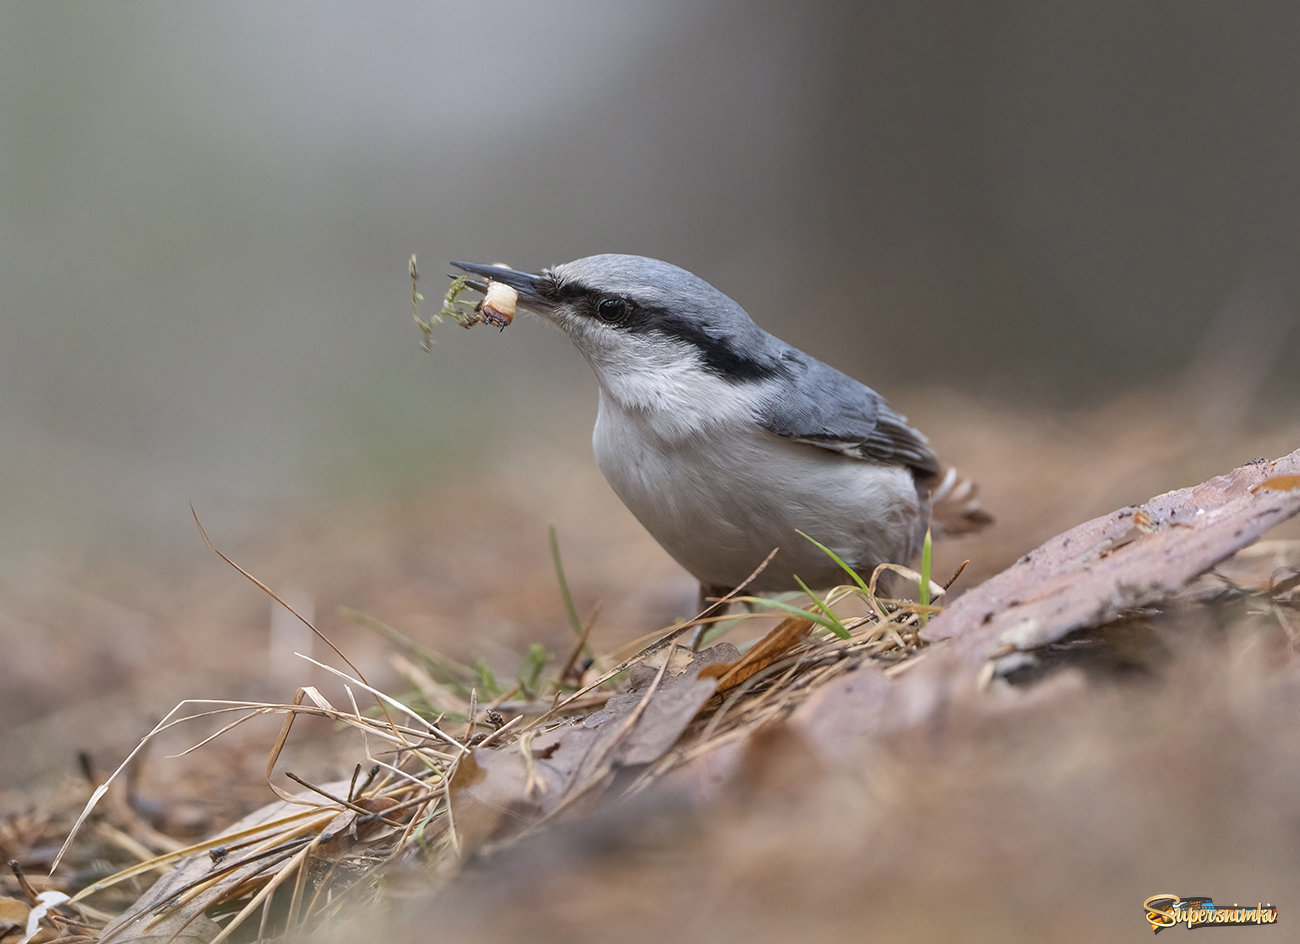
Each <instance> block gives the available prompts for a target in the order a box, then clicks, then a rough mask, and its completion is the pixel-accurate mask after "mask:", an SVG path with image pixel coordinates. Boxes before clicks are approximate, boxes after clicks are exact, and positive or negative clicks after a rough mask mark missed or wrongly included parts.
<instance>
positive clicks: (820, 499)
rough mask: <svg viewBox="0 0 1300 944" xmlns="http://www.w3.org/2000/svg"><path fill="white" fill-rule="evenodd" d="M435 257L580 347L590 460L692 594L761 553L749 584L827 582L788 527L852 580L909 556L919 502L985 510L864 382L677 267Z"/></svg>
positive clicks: (722, 588)
mask: <svg viewBox="0 0 1300 944" xmlns="http://www.w3.org/2000/svg"><path fill="white" fill-rule="evenodd" d="M452 265H454V266H456V267H457V268H460V269H463V270H464V271H466V272H469V273H471V274H473V275H477V276H481V277H483V278H484V279H489V280H491V281H495V282H501V283H504V284H506V285H508V286H510V287H511V288H513V289H515V291H517V292H518V293H519V300H518V304H519V305H520V306H521V307H523V308H526V309H528V310H531V311H533V312H535V313H537V314H539V315H541V316H542V317H543V318H545V319H547V320H548V321H550V322H551V323H553V324H554V325H556V326H557V327H559V328H560V330H562V331H563V332H564V333H565V334H567V335H568V336H569V339H570V340H571V341H572V342H573V343H574V345H575V346H576V347H577V348H578V350H579V351H580V352H581V353H582V355H583V357H585V358H586V360H587V363H589V364H590V365H591V369H592V370H593V371H594V372H595V374H596V380H597V381H598V383H599V384H600V409H599V412H598V413H597V415H596V428H595V430H594V432H593V434H592V445H593V446H594V448H595V453H596V463H597V464H598V465H599V466H600V471H601V472H602V473H603V474H604V476H605V479H606V480H607V481H608V482H609V484H610V486H611V487H612V488H613V489H614V491H615V493H616V494H617V495H618V497H619V498H620V499H622V500H623V503H624V504H625V505H626V506H627V507H628V509H629V510H630V511H631V512H632V514H634V515H635V516H636V518H637V520H639V521H640V522H641V524H642V525H644V526H645V528H646V530H647V531H649V532H650V534H651V535H653V536H654V538H655V540H657V541H658V542H659V543H660V544H661V545H662V546H663V548H664V550H666V551H667V552H668V553H669V554H671V555H672V556H673V558H674V559H675V560H676V561H677V562H678V563H679V564H681V565H682V566H683V567H685V568H686V569H687V570H688V571H690V573H691V574H692V575H694V576H695V578H696V579H697V580H699V582H700V587H701V597H702V598H704V597H706V596H708V595H712V594H718V593H725V592H727V591H729V590H731V589H733V588H735V587H736V586H737V585H738V584H740V583H741V582H742V581H744V580H745V578H746V577H748V576H749V575H750V574H751V573H752V572H753V570H754V569H755V568H756V567H758V565H759V564H760V563H761V562H762V561H763V560H764V558H766V557H767V556H768V555H769V554H770V553H771V552H772V551H773V550H774V549H779V551H778V553H777V555H776V557H775V558H774V559H773V560H772V562H771V563H770V564H769V565H768V566H767V568H766V569H764V570H763V572H762V573H761V574H759V576H758V577H757V578H755V580H754V581H753V582H752V583H751V584H750V585H749V588H750V589H751V590H753V591H755V592H759V593H770V592H777V591H782V590H793V589H797V586H796V584H795V581H794V578H793V575H796V574H797V575H798V576H799V577H800V578H801V579H803V580H804V581H805V582H807V583H808V585H809V586H811V587H813V588H826V587H830V586H832V585H835V584H839V583H843V582H844V580H845V574H844V573H843V571H842V570H840V568H839V567H838V566H837V565H836V564H835V562H834V561H833V560H831V559H830V558H829V557H828V556H827V555H826V554H825V553H823V552H822V551H821V550H819V549H818V548H817V547H816V546H814V545H813V544H812V543H811V542H810V541H808V540H807V539H806V538H804V537H802V536H800V534H799V532H800V531H802V532H803V533H804V534H807V535H808V536H809V537H812V538H815V539H816V540H817V541H819V542H821V543H822V544H825V545H826V546H827V547H829V548H830V549H831V550H833V551H835V553H836V554H838V555H839V556H840V557H841V558H842V559H843V560H844V561H845V562H847V563H848V564H849V565H850V566H851V567H853V569H854V570H855V571H857V572H858V573H860V574H862V575H863V576H864V577H866V578H870V576H871V573H872V571H873V570H874V569H875V568H876V566H877V565H878V564H881V563H884V562H894V563H905V562H907V561H908V560H910V559H912V558H914V557H915V556H916V555H917V554H918V553H919V552H920V549H921V543H922V541H923V539H924V535H925V531H926V527H927V525H928V524H929V522H930V518H931V506H932V505H934V506H935V508H936V512H938V511H941V510H946V514H944V515H943V516H942V517H943V518H944V520H945V522H946V526H945V528H944V530H946V531H947V532H948V533H953V532H957V531H963V530H970V529H973V528H975V527H978V526H980V525H982V524H984V523H985V522H987V521H988V520H989V518H988V515H986V514H985V513H984V512H983V510H982V509H980V507H979V505H978V503H977V502H976V501H975V500H974V491H973V486H971V485H970V484H969V482H967V481H966V480H963V479H959V478H957V477H956V476H955V475H954V474H952V473H951V472H949V474H947V475H941V468H940V465H939V460H938V459H937V458H936V457H935V454H934V452H933V451H932V450H931V448H930V443H929V442H928V441H927V440H926V438H925V437H924V436H923V435H921V433H919V432H917V431H916V430H915V429H913V428H912V427H911V426H909V425H908V423H907V420H906V419H905V418H904V417H903V416H901V415H900V414H899V413H897V412H895V411H894V410H893V409H891V408H890V406H889V405H888V404H887V403H886V402H885V401H884V399H883V398H881V396H880V395H879V394H878V393H876V392H875V391H874V390H872V389H871V388H870V387H866V386H864V385H863V384H860V383H858V382H857V381H856V380H853V379H852V378H851V377H848V376H846V375H845V374H842V373H840V372H839V371H838V370H835V369H834V368H833V367H829V366H827V365H826V364H823V363H822V362H821V361H819V360H817V359H816V358H813V357H810V356H808V355H807V354H805V353H804V352H803V351H800V350H798V349H797V348H794V347H791V346H790V345H789V344H786V343H785V342H784V341H782V340H781V339H780V338H777V337H774V336H773V335H771V334H768V333H767V332H766V331H764V330H763V329H762V328H760V327H759V326H758V325H756V324H755V323H754V322H753V320H752V319H751V318H750V317H749V315H748V314H746V313H745V310H744V309H743V308H741V307H740V305H738V304H737V303H736V302H734V301H732V300H731V299H730V298H728V297H727V296H726V295H724V294H722V293H721V292H719V291H718V290H717V289H715V288H714V287H713V286H712V285H709V284H708V283H707V282H705V281H704V280H702V279H700V278H697V277H696V276H694V275H692V274H691V273H690V272H687V271H686V270H685V269H680V268H678V267H677V266H675V265H670V264H669V263H667V262H661V261H659V260H658V259H649V258H646V257H644V256H629V255H613V254H607V255H598V256H588V257H587V258H585V259H578V260H575V261H573V262H566V263H564V264H563V265H557V266H555V267H553V268H550V269H545V270H543V271H542V272H541V273H539V274H536V275H534V274H531V273H527V272H519V271H515V270H513V269H506V268H502V267H498V266H488V265H479V264H476V263H469V262H453V263H452ZM471 285H472V286H473V287H474V288H476V289H478V290H479V291H484V290H485V289H486V283H479V282H471ZM941 506H942V507H941ZM939 517H940V515H939V514H937V513H936V521H937V520H938V518H939ZM936 530H938V528H936Z"/></svg>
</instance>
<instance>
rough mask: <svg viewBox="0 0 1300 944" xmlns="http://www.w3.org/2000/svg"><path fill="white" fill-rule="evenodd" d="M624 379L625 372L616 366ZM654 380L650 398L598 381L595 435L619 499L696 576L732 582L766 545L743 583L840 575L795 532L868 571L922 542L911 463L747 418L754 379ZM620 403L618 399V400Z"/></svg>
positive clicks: (816, 582)
mask: <svg viewBox="0 0 1300 944" xmlns="http://www.w3.org/2000/svg"><path fill="white" fill-rule="evenodd" d="M624 376H625V377H626V376H627V375H624ZM662 380H663V379H662V377H661V378H658V379H657V382H656V383H655V384H654V389H655V391H657V392H658V393H659V394H660V395H662V396H666V395H669V394H668V393H667V392H671V396H672V398H673V400H674V402H673V403H671V404H668V403H658V404H656V406H655V408H646V407H645V406H632V407H629V406H627V405H626V403H627V402H633V403H636V402H641V403H644V402H645V400H644V398H641V399H640V400H636V399H631V400H629V399H626V398H623V397H618V396H616V395H612V394H611V392H610V391H609V390H606V389H605V384H604V383H602V390H601V397H600V412H599V414H598V416H597V419H596V428H595V431H594V433H593V437H592V441H593V446H594V448H595V453H596V461H597V464H598V465H599V466H600V470H601V472H602V473H603V474H604V476H605V478H606V479H607V480H608V481H609V484H610V485H611V487H613V489H614V491H615V492H616V493H617V494H618V496H619V498H621V499H622V500H623V503H624V504H625V505H627V507H628V508H629V509H630V510H631V511H632V513H633V514H634V515H635V516H636V517H637V519H638V520H639V521H640V522H641V523H642V525H644V526H645V528H646V529H647V530H648V531H649V532H650V533H651V534H652V535H653V536H654V537H655V539H656V540H658V541H659V543H660V544H661V545H663V547H664V549H665V550H667V551H668V553H669V554H671V555H672V556H673V557H674V558H675V559H676V560H677V561H678V563H680V564H681V565H682V566H683V567H685V568H686V569H687V570H688V571H690V572H691V573H692V574H693V575H694V576H695V577H696V578H697V579H698V580H700V581H701V583H704V584H706V585H708V586H718V587H726V588H731V587H734V586H735V585H737V584H739V583H740V582H741V581H742V580H744V579H745V578H746V577H747V576H748V575H749V574H750V573H751V572H752V571H753V570H754V568H755V567H756V566H757V565H758V564H759V563H760V562H761V561H762V560H763V559H764V558H765V557H766V556H767V555H768V554H769V553H770V552H771V551H772V550H773V549H774V548H780V553H779V554H778V556H777V558H776V559H775V560H774V561H773V562H772V564H771V565H769V567H768V568H767V570H766V571H765V572H764V573H763V575H762V576H761V577H760V578H759V579H758V580H757V581H756V582H755V583H754V584H753V585H752V589H754V590H759V591H775V590H786V589H795V588H796V585H795V583H794V580H793V579H792V578H791V574H792V573H794V574H798V575H799V576H800V577H801V578H803V579H804V580H805V581H807V582H808V583H809V585H810V586H813V587H822V588H824V587H828V586H831V585H833V584H837V583H841V582H843V581H844V579H845V575H844V574H843V572H842V571H840V570H839V568H838V567H837V566H836V565H835V563H834V562H833V561H831V560H830V559H829V558H828V557H827V556H826V555H825V554H823V553H822V552H821V551H820V550H818V549H817V548H816V547H814V546H813V545H812V544H811V543H810V542H808V541H807V540H806V539H804V538H802V537H800V536H799V535H798V534H797V531H804V532H805V533H807V534H809V535H810V536H812V537H814V538H816V539H817V540H818V541H820V542H822V543H823V544H826V545H827V546H828V547H830V548H831V549H832V550H834V551H835V552H836V553H838V554H839V555H840V556H841V557H842V558H844V560H846V561H847V562H849V563H850V564H851V565H853V566H854V567H855V568H856V569H858V570H859V571H860V572H862V573H864V575H866V576H870V573H871V571H872V570H873V569H874V568H875V566H876V565H877V564H879V563H882V562H885V561H893V562H899V563H903V562H906V561H907V560H909V559H910V558H912V557H914V556H915V554H916V553H917V552H918V550H919V546H920V540H921V536H922V534H923V533H924V523H923V518H924V514H925V512H924V509H923V507H922V503H921V500H920V498H919V497H918V495H917V491H916V485H915V481H914V479H913V476H912V473H911V472H910V471H909V470H908V469H906V468H903V467H901V466H890V465H881V464H876V463H872V462H867V461H863V460H860V459H852V458H849V457H846V456H843V455H840V454H838V453H834V452H831V451H829V450H826V449H822V448H819V447H817V446H810V445H805V444H801V443H795V442H792V441H790V440H788V439H784V438H782V437H779V436H776V435H774V434H772V433H768V432H767V431H766V430H763V429H762V428H761V427H759V426H758V425H757V424H755V423H754V422H753V419H752V412H751V410H752V402H753V401H752V399H751V395H752V389H747V388H746V387H745V386H744V385H735V384H730V383H727V382H726V381H724V380H722V379H721V378H718V377H716V376H713V375H711V374H708V373H706V372H703V371H692V372H691V379H690V382H689V383H675V384H666V383H663V382H662ZM620 401H622V402H620Z"/></svg>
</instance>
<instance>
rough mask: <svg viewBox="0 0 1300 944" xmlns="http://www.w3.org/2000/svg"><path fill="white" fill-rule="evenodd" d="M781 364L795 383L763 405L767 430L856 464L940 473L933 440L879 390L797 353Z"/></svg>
mask: <svg viewBox="0 0 1300 944" xmlns="http://www.w3.org/2000/svg"><path fill="white" fill-rule="evenodd" d="M781 360H782V362H783V363H784V365H785V366H786V367H787V368H788V369H789V370H790V373H791V379H792V380H793V381H794V383H793V385H789V384H786V383H782V384H779V385H777V386H775V387H774V389H773V392H772V395H771V396H770V397H769V398H768V399H767V400H765V401H764V402H763V405H762V407H761V409H760V410H759V413H758V422H759V425H761V426H762V427H763V428H764V429H766V430H768V431H769V432H772V433H776V434H777V435H778V436H784V437H785V438H787V439H792V440H794V441H795V442H801V443H808V444H809V445H813V446H820V447H821V448H823V449H829V450H831V451H833V452H839V453H842V454H844V455H846V456H851V457H853V458H855V459H869V460H875V461H879V462H891V463H897V464H900V465H906V466H910V467H911V468H912V469H913V470H914V471H915V472H916V474H917V475H920V476H931V475H938V474H939V460H938V458H937V457H936V456H935V454H934V451H933V450H931V448H930V443H929V441H928V440H927V439H926V438H925V437H924V436H923V435H921V434H920V433H919V432H917V431H916V430H914V429H913V428H912V427H911V426H909V425H908V424H907V418H906V417H904V416H902V415H901V414H899V413H896V412H894V410H893V409H891V408H890V406H889V404H888V403H886V402H885V401H884V398H882V397H881V396H880V394H878V393H876V391H874V390H872V389H871V388H870V387H868V386H866V385H864V384H860V383H858V382H857V381H856V380H854V379H853V378H852V377H849V376H847V375H846V374H842V373H840V372H839V371H838V370H836V369H835V368H834V367H830V366H829V365H827V364H823V363H822V362H821V361H818V360H815V359H813V358H811V357H809V356H808V355H806V354H804V353H803V352H802V351H798V350H796V349H794V348H790V349H789V350H788V351H786V352H785V353H784V354H783V356H782V358H781ZM792 388H793V389H797V390H798V391H799V395H798V396H797V397H795V396H791V395H790V393H789V391H790V390H791V389H792Z"/></svg>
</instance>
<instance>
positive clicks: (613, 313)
mask: <svg viewBox="0 0 1300 944" xmlns="http://www.w3.org/2000/svg"><path fill="white" fill-rule="evenodd" d="M628 310H629V307H628V303H627V299H625V298H602V299H601V300H600V301H599V302H598V303H597V305H596V317H597V318H599V319H600V320H601V321H603V322H605V324H621V323H622V322H623V321H626V320H627V315H628Z"/></svg>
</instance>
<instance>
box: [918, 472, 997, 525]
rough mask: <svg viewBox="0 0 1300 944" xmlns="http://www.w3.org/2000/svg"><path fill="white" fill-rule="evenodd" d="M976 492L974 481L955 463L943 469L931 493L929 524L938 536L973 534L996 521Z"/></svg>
mask: <svg viewBox="0 0 1300 944" xmlns="http://www.w3.org/2000/svg"><path fill="white" fill-rule="evenodd" d="M977 491H978V487H977V486H976V485H975V483H974V482H973V481H972V480H971V479H968V478H966V477H965V476H964V475H962V474H961V473H959V472H958V471H957V470H956V469H955V468H953V467H952V466H949V467H948V468H947V469H946V470H944V473H943V475H941V476H940V477H939V480H938V482H937V483H936V484H935V486H934V489H933V491H931V492H930V527H931V529H932V530H933V533H934V536H935V537H952V536H953V535H957V534H970V533H971V532H972V531H978V530H980V529H981V528H983V527H986V526H987V525H990V524H992V523H993V516H992V515H990V514H989V513H988V512H987V511H985V510H984V507H983V506H982V505H981V504H980V501H979V498H978V496H977V495H976V494H975V493H976V492H977Z"/></svg>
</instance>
